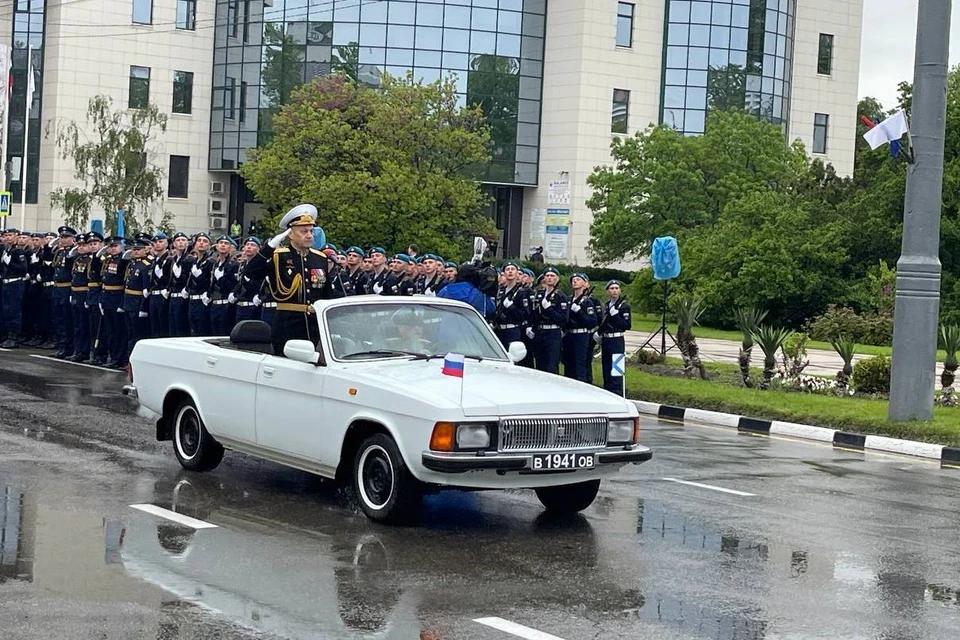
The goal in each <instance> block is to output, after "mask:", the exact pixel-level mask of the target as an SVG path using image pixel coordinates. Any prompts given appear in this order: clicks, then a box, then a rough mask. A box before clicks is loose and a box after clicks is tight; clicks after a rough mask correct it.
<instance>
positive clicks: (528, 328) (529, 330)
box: [527, 327, 533, 340]
mask: <svg viewBox="0 0 960 640" xmlns="http://www.w3.org/2000/svg"><path fill="white" fill-rule="evenodd" d="M527 337H528V338H530V339H531V340H533V328H532V327H527Z"/></svg>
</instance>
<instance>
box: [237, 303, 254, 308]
mask: <svg viewBox="0 0 960 640" xmlns="http://www.w3.org/2000/svg"><path fill="white" fill-rule="evenodd" d="M237 306H238V307H255V306H257V305H255V304H253V302H238V303H237Z"/></svg>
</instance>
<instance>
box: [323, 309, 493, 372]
mask: <svg viewBox="0 0 960 640" xmlns="http://www.w3.org/2000/svg"><path fill="white" fill-rule="evenodd" d="M325 318H326V324H327V328H328V330H329V332H330V343H331V346H332V349H333V357H334V358H336V359H337V360H348V361H349V360H372V359H378V358H391V357H397V356H411V357H421V358H423V357H439V358H442V357H443V356H445V355H446V354H448V353H457V354H460V355H463V356H465V357H468V358H477V359H484V360H486V359H490V360H506V359H507V358H506V356H505V354H504V351H503V348H502V347H501V346H500V343H499V341H498V340H497V338H496V336H494V335H493V332H492V331H490V327H488V326H487V324H486V323H485V322H484V321H483V320H481V318H480V316H478V315H477V313H476V312H475V311H474V310H473V309H462V308H460V307H454V306H450V305H444V304H429V303H409V304H403V303H397V304H349V305H343V306H336V307H333V308H330V309H328V310H327V312H326V315H325Z"/></svg>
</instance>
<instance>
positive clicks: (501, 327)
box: [497, 324, 523, 331]
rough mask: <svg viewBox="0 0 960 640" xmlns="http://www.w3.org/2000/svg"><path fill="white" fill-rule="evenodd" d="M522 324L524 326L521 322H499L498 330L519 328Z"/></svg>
mask: <svg viewBox="0 0 960 640" xmlns="http://www.w3.org/2000/svg"><path fill="white" fill-rule="evenodd" d="M521 326H523V325H519V324H498V325H497V330H498V331H504V330H506V329H517V328H518V327H521Z"/></svg>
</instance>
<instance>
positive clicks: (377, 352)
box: [341, 349, 423, 360]
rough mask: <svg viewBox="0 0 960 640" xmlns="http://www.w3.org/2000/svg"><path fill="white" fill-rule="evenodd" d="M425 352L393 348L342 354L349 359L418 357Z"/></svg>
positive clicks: (345, 358)
mask: <svg viewBox="0 0 960 640" xmlns="http://www.w3.org/2000/svg"><path fill="white" fill-rule="evenodd" d="M422 355H423V354H420V353H414V352H412V351H395V350H393V349H371V350H370V351H357V352H356V353H348V354H347V355H345V356H342V357H341V359H342V360H349V359H351V358H359V357H361V356H413V357H414V358H418V357H420V356H422Z"/></svg>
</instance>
